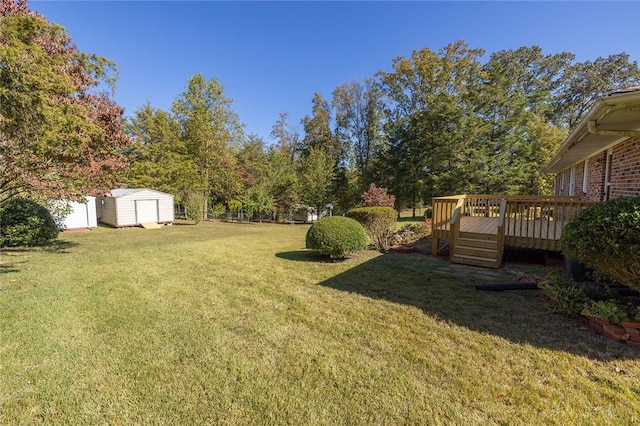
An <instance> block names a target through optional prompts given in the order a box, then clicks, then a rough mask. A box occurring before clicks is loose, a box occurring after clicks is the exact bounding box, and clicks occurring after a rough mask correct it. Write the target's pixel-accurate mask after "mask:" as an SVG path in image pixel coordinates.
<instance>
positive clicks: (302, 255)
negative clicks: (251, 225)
mask: <svg viewBox="0 0 640 426" xmlns="http://www.w3.org/2000/svg"><path fill="white" fill-rule="evenodd" d="M276 257H278V258H280V259H286V260H292V261H294V262H318V263H339V262H344V259H331V258H330V257H329V256H325V255H322V254H320V253H318V252H315V251H313V250H296V251H285V252H282V253H276Z"/></svg>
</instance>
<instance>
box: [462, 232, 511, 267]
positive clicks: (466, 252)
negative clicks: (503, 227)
mask: <svg viewBox="0 0 640 426" xmlns="http://www.w3.org/2000/svg"><path fill="white" fill-rule="evenodd" d="M498 247H499V245H498V236H497V235H492V234H478V233H474V232H460V235H459V237H458V238H457V239H456V241H455V243H454V246H453V249H452V250H451V261H452V262H454V263H461V264H464V265H475V266H483V267H485V268H499V267H500V257H501V256H499V253H498Z"/></svg>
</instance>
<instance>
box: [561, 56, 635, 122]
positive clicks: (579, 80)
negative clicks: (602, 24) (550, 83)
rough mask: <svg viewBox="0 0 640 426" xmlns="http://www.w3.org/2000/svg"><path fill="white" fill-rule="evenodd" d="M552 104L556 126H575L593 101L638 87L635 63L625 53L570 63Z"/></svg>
mask: <svg viewBox="0 0 640 426" xmlns="http://www.w3.org/2000/svg"><path fill="white" fill-rule="evenodd" d="M560 83H561V85H560V87H559V89H558V92H557V95H556V102H555V115H556V121H555V122H556V124H559V125H562V126H566V127H568V128H570V129H571V128H573V127H575V126H576V125H577V124H578V122H579V121H580V119H581V118H582V117H583V116H584V114H586V112H587V111H588V109H589V108H590V107H591V105H592V104H593V102H595V100H596V99H598V98H599V97H602V96H605V95H607V94H609V93H611V92H613V91H616V90H619V89H622V88H626V87H629V86H636V85H638V84H640V69H638V62H637V61H633V62H632V61H630V60H629V55H628V54H627V53H624V52H623V53H618V54H614V55H609V56H607V57H606V58H603V57H599V58H597V59H596V60H595V61H585V62H578V63H574V64H571V65H570V66H568V67H567V68H566V69H565V70H564V73H563V75H562V79H561V81H560Z"/></svg>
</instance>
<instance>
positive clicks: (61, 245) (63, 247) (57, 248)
mask: <svg viewBox="0 0 640 426" xmlns="http://www.w3.org/2000/svg"><path fill="white" fill-rule="evenodd" d="M77 246H79V244H78V243H76V242H75V241H66V240H55V241H52V242H50V243H48V244H45V245H42V246H35V247H3V248H2V249H0V253H28V252H33V251H46V252H48V253H68V249H70V248H73V247H77Z"/></svg>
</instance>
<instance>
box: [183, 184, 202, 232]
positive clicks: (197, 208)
mask: <svg viewBox="0 0 640 426" xmlns="http://www.w3.org/2000/svg"><path fill="white" fill-rule="evenodd" d="M204 198H205V196H204V194H203V193H202V192H199V191H190V192H188V193H187V194H185V196H184V206H185V208H186V214H187V219H190V220H192V221H194V222H195V223H196V224H198V223H200V221H201V220H202V218H203V216H204V211H203V210H204Z"/></svg>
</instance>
